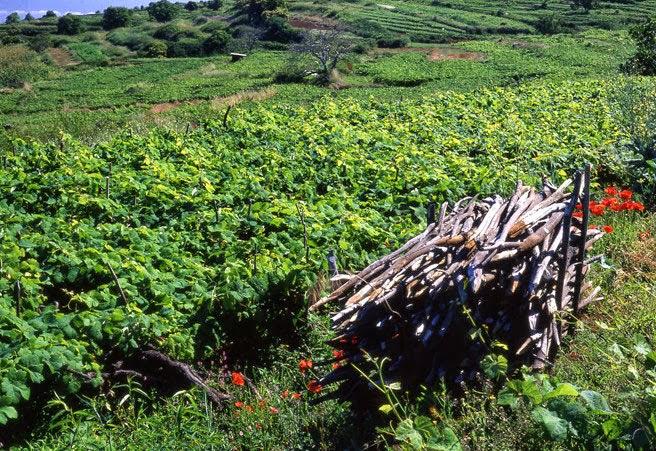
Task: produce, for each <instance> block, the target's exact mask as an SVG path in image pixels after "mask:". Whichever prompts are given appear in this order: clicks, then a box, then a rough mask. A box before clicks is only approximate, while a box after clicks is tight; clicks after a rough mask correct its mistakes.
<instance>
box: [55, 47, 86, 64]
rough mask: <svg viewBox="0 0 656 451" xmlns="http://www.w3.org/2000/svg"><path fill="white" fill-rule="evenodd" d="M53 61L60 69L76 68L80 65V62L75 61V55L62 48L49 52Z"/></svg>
mask: <svg viewBox="0 0 656 451" xmlns="http://www.w3.org/2000/svg"><path fill="white" fill-rule="evenodd" d="M48 52H49V53H50V57H51V58H52V61H53V62H54V63H55V64H56V65H57V66H59V67H67V66H75V65H77V64H80V63H79V62H78V61H75V60H73V55H71V52H69V51H68V50H66V49H62V48H61V47H54V48H51V49H50V50H49V51H48Z"/></svg>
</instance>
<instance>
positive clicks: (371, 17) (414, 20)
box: [292, 0, 656, 42]
mask: <svg viewBox="0 0 656 451" xmlns="http://www.w3.org/2000/svg"><path fill="white" fill-rule="evenodd" d="M292 10H293V11H295V12H296V13H299V14H300V13H312V14H323V15H328V16H330V17H334V18H337V19H338V20H340V21H342V22H345V23H347V24H349V25H351V27H352V28H353V30H354V31H355V32H356V33H358V34H361V35H364V36H368V35H375V34H377V33H380V32H381V31H385V32H388V33H395V34H401V35H406V36H408V37H409V38H410V39H412V40H413V41H416V42H444V41H450V40H456V39H462V38H464V37H471V36H476V35H481V34H493V35H497V34H521V33H536V32H537V30H536V23H537V22H538V21H539V20H540V19H541V18H542V17H545V16H546V17H548V16H550V15H552V14H555V15H556V16H557V17H558V18H560V20H561V21H562V25H563V29H564V30H565V31H578V30H581V29H586V28H590V27H595V28H605V29H617V28H623V27H626V25H627V24H632V23H636V22H639V21H640V20H641V19H644V18H645V17H647V16H648V15H650V14H653V13H654V12H655V11H656V1H655V0H640V1H634V2H632V3H619V2H600V3H599V4H598V5H597V6H596V7H595V8H594V9H592V10H591V11H589V12H586V11H584V10H583V9H573V8H572V7H571V3H570V2H569V1H566V0H559V1H550V2H547V1H544V2H542V3H540V2H538V1H535V0H515V1H512V2H507V3H505V4H504V5H503V6H499V3H494V2H488V1H483V0H455V1H446V0H445V1H436V0H433V1H431V0H423V1H421V0H420V1H417V0H415V1H385V2H384V3H374V2H364V1H360V2H354V1H347V0H337V1H333V2H329V3H328V2H293V5H292Z"/></svg>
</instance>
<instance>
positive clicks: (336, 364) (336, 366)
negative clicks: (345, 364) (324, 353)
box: [332, 362, 342, 370]
mask: <svg viewBox="0 0 656 451" xmlns="http://www.w3.org/2000/svg"><path fill="white" fill-rule="evenodd" d="M332 366H333V369H334V370H336V369H337V368H339V367H340V366H342V365H340V364H339V363H337V362H335V363H333V365H332Z"/></svg>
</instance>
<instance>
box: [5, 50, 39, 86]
mask: <svg viewBox="0 0 656 451" xmlns="http://www.w3.org/2000/svg"><path fill="white" fill-rule="evenodd" d="M48 71H49V69H48V66H46V65H45V64H44V63H42V62H41V59H40V58H39V55H38V54H36V53H35V52H34V51H32V50H29V49H27V48H25V47H23V46H19V45H7V46H0V87H12V88H15V87H20V86H21V85H22V84H23V83H25V82H29V81H33V80H36V79H38V78H41V77H45V76H46V75H47V74H48Z"/></svg>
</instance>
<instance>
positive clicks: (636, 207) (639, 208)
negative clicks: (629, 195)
mask: <svg viewBox="0 0 656 451" xmlns="http://www.w3.org/2000/svg"><path fill="white" fill-rule="evenodd" d="M631 209H632V210H635V211H645V206H644V204H643V203H642V202H631Z"/></svg>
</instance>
